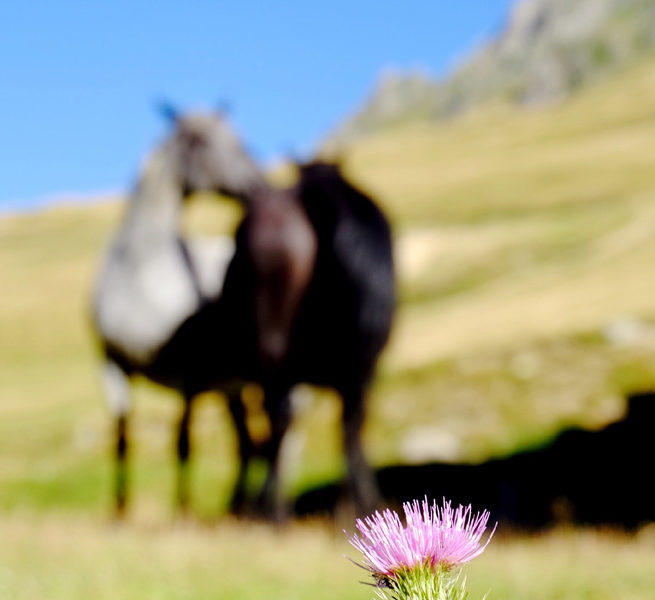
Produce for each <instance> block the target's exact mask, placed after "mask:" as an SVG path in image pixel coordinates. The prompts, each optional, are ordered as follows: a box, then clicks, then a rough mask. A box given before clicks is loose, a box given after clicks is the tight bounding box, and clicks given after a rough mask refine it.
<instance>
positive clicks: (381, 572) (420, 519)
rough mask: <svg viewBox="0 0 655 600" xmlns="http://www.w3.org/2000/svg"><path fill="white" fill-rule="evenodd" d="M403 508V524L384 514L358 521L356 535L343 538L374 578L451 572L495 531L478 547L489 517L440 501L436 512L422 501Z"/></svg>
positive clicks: (392, 514) (434, 506) (393, 514)
mask: <svg viewBox="0 0 655 600" xmlns="http://www.w3.org/2000/svg"><path fill="white" fill-rule="evenodd" d="M403 509H404V511H405V521H406V525H403V523H402V521H401V520H400V517H399V516H398V514H397V513H396V512H395V511H392V510H390V509H386V510H384V511H383V512H382V513H379V512H376V513H375V514H374V515H371V516H369V517H366V518H365V519H364V520H362V519H358V520H357V522H356V525H357V529H358V530H359V534H360V535H357V534H354V535H352V536H350V535H349V536H348V538H349V542H350V543H351V544H352V546H353V547H355V548H356V549H357V550H359V551H360V552H361V553H362V555H363V558H364V564H363V566H364V567H365V568H366V569H368V570H369V571H371V573H372V574H373V575H374V576H375V577H376V579H380V578H383V579H388V578H393V577H394V576H395V575H397V574H398V573H400V572H406V571H407V570H412V569H415V568H421V569H424V568H426V567H427V568H428V569H429V570H431V571H432V572H433V573H437V572H447V571H450V570H451V569H452V568H453V567H456V566H459V565H461V564H464V563H466V562H468V561H470V560H472V559H473V558H475V557H476V556H479V555H480V554H482V552H483V551H484V549H485V548H486V547H487V544H488V543H489V541H490V540H491V537H492V536H493V534H494V532H495V530H496V527H495V526H494V529H493V530H492V531H491V533H490V534H489V536H488V537H487V539H486V541H484V542H483V541H482V538H483V536H484V532H485V530H486V528H487V523H488V521H489V516H490V515H489V512H487V511H483V512H482V513H477V514H473V512H472V510H471V506H470V505H469V506H467V507H464V506H461V505H460V506H458V507H457V508H456V509H453V508H452V507H451V504H450V502H447V501H446V500H444V501H443V505H442V506H441V507H438V506H437V503H436V501H434V502H433V503H432V504H430V503H429V502H428V500H427V498H425V499H424V500H423V501H422V502H419V501H418V500H414V501H413V502H407V503H405V504H403ZM345 533H346V535H348V533H347V532H345ZM360 536H361V537H360Z"/></svg>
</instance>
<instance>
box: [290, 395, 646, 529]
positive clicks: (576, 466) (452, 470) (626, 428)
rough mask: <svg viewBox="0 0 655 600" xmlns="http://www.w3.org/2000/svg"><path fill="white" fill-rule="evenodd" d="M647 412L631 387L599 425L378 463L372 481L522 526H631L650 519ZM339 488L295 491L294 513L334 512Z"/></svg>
mask: <svg viewBox="0 0 655 600" xmlns="http://www.w3.org/2000/svg"><path fill="white" fill-rule="evenodd" d="M654 420H655V392H644V393H638V394H633V395H631V396H630V397H629V398H628V412H627V415H626V417H625V419H623V420H622V421H618V422H616V423H612V424H610V425H608V426H607V427H605V428H604V429H601V430H599V431H587V430H583V429H579V428H572V429H568V430H565V431H563V432H562V433H561V434H560V435H559V436H558V437H557V438H555V440H553V441H552V442H551V443H550V444H548V445H547V446H544V447H542V448H538V449H534V450H529V451H523V452H520V453H517V454H515V455H512V456H509V457H506V458H499V459H493V460H489V461H487V462H484V463H481V464H445V463H431V464H424V465H411V466H408V465H397V466H389V467H384V468H382V469H380V470H379V471H378V472H377V478H378V483H379V486H380V490H381V492H382V495H383V497H384V499H385V501H386V503H388V504H389V505H398V504H400V503H401V502H403V501H406V500H412V499H414V498H422V497H423V496H425V495H427V497H428V498H436V499H441V498H442V497H445V498H448V499H451V500H452V501H453V502H454V503H455V504H457V503H462V504H469V503H471V504H472V505H473V508H474V510H482V509H483V508H486V509H487V510H489V511H491V514H492V519H493V520H498V521H501V522H504V523H506V524H509V525H513V526H516V527H519V528H525V529H539V528H542V527H545V526H547V525H551V524H555V523H561V522H571V523H577V524H594V525H598V524H608V525H616V526H621V527H625V528H628V529H633V528H636V527H638V526H639V525H641V524H642V523H645V522H647V521H653V520H655V485H654V484H653V478H652V472H651V470H650V469H651V465H652V460H653V458H654V457H655V443H654V437H655V434H654V431H653V426H654ZM342 490H343V486H342V484H341V483H334V484H329V485H326V486H323V487H321V488H316V489H313V490H310V491H308V492H306V493H304V494H302V495H301V496H300V497H299V498H298V499H297V501H296V505H295V510H296V514H297V515H299V516H306V515H310V514H317V513H324V514H325V513H334V511H335V510H336V508H337V505H338V503H339V501H340V499H341V498H342V496H343V493H342Z"/></svg>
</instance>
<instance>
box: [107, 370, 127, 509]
mask: <svg viewBox="0 0 655 600" xmlns="http://www.w3.org/2000/svg"><path fill="white" fill-rule="evenodd" d="M102 380H103V384H104V388H105V395H106V397H107V402H108V404H109V409H110V410H111V412H112V414H113V416H114V418H115V430H114V435H115V438H114V439H115V445H114V456H115V473H114V502H115V507H114V508H115V511H116V516H117V517H122V516H123V515H124V514H125V507H126V505H127V450H128V430H127V416H128V412H129V409H130V383H129V379H128V377H127V375H126V374H125V372H124V371H123V370H122V369H121V368H120V367H119V366H118V365H117V364H116V363H115V362H113V361H112V360H109V359H107V361H106V362H105V364H104V367H103V370H102Z"/></svg>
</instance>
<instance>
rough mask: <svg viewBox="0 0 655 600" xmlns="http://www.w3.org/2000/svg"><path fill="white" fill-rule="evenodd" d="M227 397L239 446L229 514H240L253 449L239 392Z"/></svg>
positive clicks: (244, 503)
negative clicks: (235, 478) (237, 466)
mask: <svg viewBox="0 0 655 600" xmlns="http://www.w3.org/2000/svg"><path fill="white" fill-rule="evenodd" d="M227 396H228V407H229V409H230V413H231V414H232V419H233V421H234V426H235V428H236V431H237V441H238V444H239V473H238V475H237V480H236V483H235V484H234V491H233V492H232V498H231V499H230V512H232V513H234V514H241V513H243V511H244V509H245V506H246V479H247V476H248V466H249V463H250V459H251V458H252V454H253V451H254V447H253V443H252V440H251V439H250V432H249V431H248V425H247V423H246V411H245V409H244V406H243V401H242V399H241V390H239V391H230V392H228V395H227Z"/></svg>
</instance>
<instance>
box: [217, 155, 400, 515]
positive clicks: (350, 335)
mask: <svg viewBox="0 0 655 600" xmlns="http://www.w3.org/2000/svg"><path fill="white" fill-rule="evenodd" d="M284 196H285V206H286V207H287V210H288V207H293V206H294V205H295V206H296V208H295V209H294V210H295V211H296V212H297V211H298V209H299V208H301V209H302V211H303V212H304V213H305V214H306V215H307V217H308V219H309V222H310V223H311V226H312V230H313V232H314V235H315V238H316V241H317V250H316V254H315V258H314V257H313V256H312V257H310V259H309V260H304V261H303V259H302V258H301V257H302V252H299V253H296V254H295V256H294V258H293V259H292V261H299V262H301V263H303V265H304V269H303V270H302V272H303V275H304V276H306V275H307V270H306V269H307V267H308V265H309V264H310V263H311V264H312V266H313V270H312V273H311V279H310V280H309V281H308V283H307V286H306V291H304V294H303V295H302V297H300V295H299V294H298V293H295V294H292V296H293V298H294V301H293V302H294V303H290V302H289V300H288V299H287V298H285V293H284V292H283V286H282V287H281V285H280V284H281V283H282V282H287V283H284V285H288V281H289V277H288V276H286V275H285V276H283V277H279V276H278V277H277V279H275V278H271V277H270V276H268V275H267V274H266V273H265V272H264V271H265V270H266V268H267V265H269V263H270V253H267V252H266V249H265V247H264V244H262V243H261V242H256V240H258V239H261V238H262V236H263V237H266V236H268V237H269V238H272V239H275V237H276V232H275V231H274V230H272V229H271V224H270V223H271V220H270V219H267V218H265V216H264V215H263V211H266V210H268V209H267V206H268V204H267V203H266V202H264V201H262V202H260V203H259V204H258V205H254V206H253V207H252V208H251V210H250V211H249V212H248V215H247V216H246V218H245V219H244V221H243V223H242V224H241V226H240V228H239V230H238V232H237V236H236V252H235V256H234V258H233V260H232V263H231V265H230V267H229V268H228V272H227V275H226V278H225V286H224V293H223V296H222V298H221V302H222V303H227V304H230V303H231V304H232V305H233V307H236V306H239V307H241V310H243V309H244V308H245V310H246V311H247V312H249V313H250V314H251V315H252V319H251V320H250V324H248V325H247V326H246V327H244V332H247V333H246V338H247V339H250V347H251V348H253V347H254V348H256V350H257V357H256V362H257V371H256V376H257V380H258V381H259V382H260V383H261V384H262V386H263V389H264V403H265V408H266V410H267V412H268V415H269V418H270V421H271V440H270V444H269V447H268V452H267V455H266V456H267V459H268V461H269V472H268V475H267V478H266V481H265V483H264V487H263V490H262V493H261V496H260V501H261V509H262V510H263V512H264V513H265V514H266V515H268V516H281V514H282V512H283V510H284V506H283V502H282V498H281V493H280V484H279V474H280V473H279V471H280V460H279V459H280V448H281V445H282V442H283V439H284V436H285V433H286V431H287V429H288V426H289V423H290V419H291V407H290V400H289V392H290V390H291V389H292V387H293V386H295V385H296V384H298V383H310V384H316V385H321V386H329V387H332V388H334V389H336V391H337V392H339V394H340V395H341V397H342V400H343V412H342V426H343V445H344V452H345V455H346V461H347V480H348V488H349V490H350V492H351V494H352V497H353V500H354V503H355V506H356V508H357V510H358V511H360V512H363V511H369V510H371V509H372V508H374V506H375V505H376V503H377V501H378V491H377V485H376V483H375V479H374V476H373V473H372V471H371V469H370V467H369V466H368V464H367V462H366V460H365V457H364V453H363V451H362V446H361V439H360V434H361V428H362V424H363V421H364V417H365V396H366V393H367V390H368V387H369V384H370V382H371V378H372V376H373V373H374V369H375V365H376V362H377V359H378V356H379V354H380V352H381V350H382V348H383V347H384V345H385V343H386V341H387V339H388V337H389V332H390V329H391V323H392V317H393V313H394V308H395V277H394V266H393V257H392V243H391V232H390V227H389V224H388V222H387V220H386V218H385V217H384V215H383V213H382V212H381V211H380V209H379V208H378V207H377V206H376V205H375V203H374V202H373V201H372V200H371V199H370V198H369V197H368V196H367V195H366V194H365V193H363V192H362V191H360V190H359V189H357V188H356V187H354V186H353V185H352V184H351V183H349V182H348V181H347V180H346V178H345V177H344V176H343V175H342V173H341V171H340V169H339V168H338V166H337V165H334V164H328V163H323V162H315V163H311V164H307V165H304V166H302V167H300V180H299V183H298V185H297V186H296V187H295V188H293V189H291V190H289V191H287V192H285V193H284ZM283 215H284V211H278V214H277V217H278V218H284V216H283ZM304 235H306V233H305V234H304ZM275 243H279V242H275ZM269 268H270V265H269ZM298 289H299V288H298V286H296V287H295V290H298ZM245 304H247V305H248V306H244V305H245ZM227 312H231V313H236V312H237V311H236V310H235V309H234V308H231V309H229V310H228V311H227ZM276 315H277V316H276ZM246 321H247V319H246ZM243 458H244V461H243V463H244V464H245V463H247V457H243Z"/></svg>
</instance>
